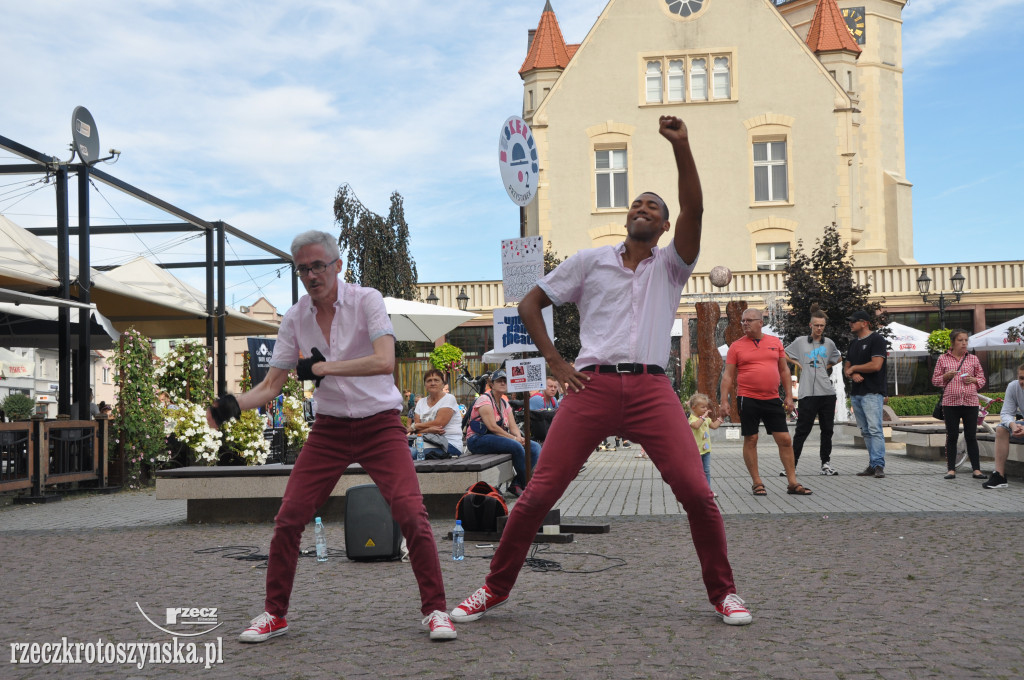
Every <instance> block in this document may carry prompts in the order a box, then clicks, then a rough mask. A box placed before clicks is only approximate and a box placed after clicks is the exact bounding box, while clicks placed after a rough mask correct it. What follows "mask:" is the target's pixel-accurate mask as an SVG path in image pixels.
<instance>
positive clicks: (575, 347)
mask: <svg viewBox="0 0 1024 680" xmlns="http://www.w3.org/2000/svg"><path fill="white" fill-rule="evenodd" d="M563 259H564V258H561V257H558V255H557V254H556V253H555V251H554V250H552V248H551V241H548V247H547V248H545V249H544V273H545V274H548V273H550V272H552V271H554V269H555V267H557V266H558V265H560V264H561V263H562V260H563ZM553 318H554V326H555V329H554V330H555V349H556V350H558V353H559V354H560V355H561V356H562V358H563V359H565V360H566V361H573V360H575V359H576V357H577V356H578V355H579V353H580V310H579V308H578V307H576V305H575V304H573V303H571V302H567V303H565V304H564V305H561V306H558V307H555V308H554V314H553Z"/></svg>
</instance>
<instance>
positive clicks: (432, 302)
mask: <svg viewBox="0 0 1024 680" xmlns="http://www.w3.org/2000/svg"><path fill="white" fill-rule="evenodd" d="M438 299H439V298H438V297H437V295H435V294H434V287H433V286H431V287H430V294H429V295H427V304H428V305H436V304H437V301H438Z"/></svg>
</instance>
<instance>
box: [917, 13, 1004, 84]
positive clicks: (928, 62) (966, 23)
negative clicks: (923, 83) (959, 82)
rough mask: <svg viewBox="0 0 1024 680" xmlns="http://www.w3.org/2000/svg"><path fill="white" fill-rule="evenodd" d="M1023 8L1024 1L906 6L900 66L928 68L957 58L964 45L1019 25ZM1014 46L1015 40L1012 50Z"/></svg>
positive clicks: (960, 54)
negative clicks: (901, 63)
mask: <svg viewBox="0 0 1024 680" xmlns="http://www.w3.org/2000/svg"><path fill="white" fill-rule="evenodd" d="M1022 7H1024V0H985V1H984V2H972V3H970V4H969V5H965V4H964V3H963V2H962V1H960V0H931V1H930V2H911V3H908V4H907V6H906V7H905V8H904V10H903V65H904V67H905V68H907V69H908V70H911V69H927V68H929V67H936V66H939V65H941V64H943V63H948V62H949V61H950V60H955V59H959V58H961V57H962V56H963V51H962V50H963V48H964V47H965V45H964V43H966V42H969V41H971V40H974V39H982V40H984V36H985V35H986V34H990V33H991V32H993V31H998V30H1002V29H1005V28H1007V27H1009V26H1014V25H1016V24H1018V23H1019V19H1018V18H1016V15H1017V12H1018V11H1019V9H1020V8H1022ZM1013 34H1014V36H1016V30H1014V32H1013ZM1016 44H1017V43H1016V40H1014V49H1016ZM970 58H976V55H973V54H972V55H971V56H970Z"/></svg>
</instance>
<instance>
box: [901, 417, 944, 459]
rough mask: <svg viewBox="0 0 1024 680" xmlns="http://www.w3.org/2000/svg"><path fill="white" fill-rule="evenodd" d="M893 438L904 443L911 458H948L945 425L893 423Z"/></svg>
mask: <svg viewBox="0 0 1024 680" xmlns="http://www.w3.org/2000/svg"><path fill="white" fill-rule="evenodd" d="M892 440H893V441H894V442H900V443H903V444H904V445H905V446H906V447H907V450H906V453H907V456H908V457H910V458H917V459H918V460H946V427H945V426H944V425H893V427H892Z"/></svg>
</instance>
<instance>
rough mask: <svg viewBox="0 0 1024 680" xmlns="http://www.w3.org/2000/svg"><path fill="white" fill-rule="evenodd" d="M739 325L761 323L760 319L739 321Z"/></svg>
mask: <svg viewBox="0 0 1024 680" xmlns="http://www.w3.org/2000/svg"><path fill="white" fill-rule="evenodd" d="M740 323H741V324H742V323H763V321H762V320H761V319H740Z"/></svg>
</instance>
